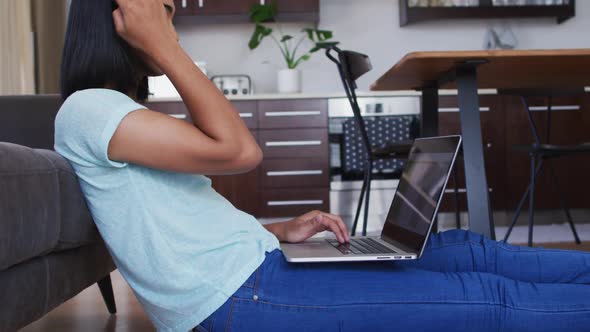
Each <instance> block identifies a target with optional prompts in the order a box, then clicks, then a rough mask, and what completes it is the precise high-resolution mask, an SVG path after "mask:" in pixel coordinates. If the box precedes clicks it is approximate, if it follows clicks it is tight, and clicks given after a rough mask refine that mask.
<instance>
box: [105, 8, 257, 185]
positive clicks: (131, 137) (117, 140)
mask: <svg viewBox="0 0 590 332" xmlns="http://www.w3.org/2000/svg"><path fill="white" fill-rule="evenodd" d="M117 3H118V4H119V9H117V10H116V11H115V12H114V13H113V17H114V20H115V26H116V28H117V32H118V33H119V35H120V36H121V37H122V38H124V39H125V40H126V41H127V42H129V44H131V45H132V46H133V47H134V48H135V49H137V51H138V52H140V53H141V54H144V56H146V57H147V58H148V59H150V60H151V61H152V62H153V63H154V64H155V65H156V66H157V67H159V68H160V69H161V70H162V71H163V72H164V73H165V74H166V75H167V76H168V77H169V78H170V80H171V81H172V83H173V84H174V86H175V87H176V89H177V90H178V91H179V93H180V95H181V97H182V99H183V101H184V103H185V105H186V106H187V108H188V110H189V112H190V114H191V117H192V119H193V122H194V126H191V125H190V124H187V123H186V122H184V121H182V120H178V119H175V118H172V117H169V116H167V115H163V114H160V113H157V112H154V111H150V110H139V111H135V112H132V113H130V114H129V115H128V116H126V117H125V119H123V121H122V122H121V124H120V125H119V127H118V129H117V131H116V132H115V134H114V135H113V138H112V139H111V142H110V144H109V149H108V154H109V158H111V159H113V160H120V161H128V162H132V163H136V164H141V165H145V166H148V167H153V168H159V169H166V170H172V171H179V172H192V173H200V174H212V175H213V174H233V173H241V172H246V171H248V170H250V169H252V168H254V167H256V165H258V164H259V163H260V161H261V159H262V152H261V150H260V148H259V147H258V144H257V143H256V140H255V139H254V137H253V136H252V134H251V133H250V131H249V130H248V128H247V127H246V125H245V124H244V122H243V121H242V119H241V118H240V117H239V114H238V112H236V111H235V109H234V108H233V106H232V104H231V103H230V102H229V101H228V100H227V99H226V98H225V96H224V95H223V94H221V92H220V91H219V90H218V89H217V87H216V86H215V85H214V84H213V83H211V82H210V81H209V79H208V78H207V77H206V76H205V75H204V74H203V73H202V72H201V71H200V70H199V69H198V68H197V67H196V66H195V64H194V63H193V61H192V60H191V59H190V57H189V56H188V55H187V54H186V53H185V52H184V50H183V49H182V48H181V47H180V45H179V44H178V40H177V35H176V32H175V31H174V27H173V26H172V22H171V20H172V17H171V15H170V14H166V13H167V12H166V10H165V8H164V6H163V4H168V5H172V6H173V2H172V0H139V1H138V0H135V1H130V0H117Z"/></svg>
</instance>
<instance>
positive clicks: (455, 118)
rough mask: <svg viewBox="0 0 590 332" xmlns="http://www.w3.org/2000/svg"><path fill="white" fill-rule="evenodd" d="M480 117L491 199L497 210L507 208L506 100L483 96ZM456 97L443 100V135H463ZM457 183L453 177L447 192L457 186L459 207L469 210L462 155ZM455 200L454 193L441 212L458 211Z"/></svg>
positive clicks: (444, 201) (441, 112) (458, 160)
mask: <svg viewBox="0 0 590 332" xmlns="http://www.w3.org/2000/svg"><path fill="white" fill-rule="evenodd" d="M479 100H480V117H481V127H482V141H483V150H484V159H485V168H486V175H487V182H488V187H489V188H490V190H491V192H490V200H491V203H492V207H493V208H494V209H495V210H501V209H504V208H505V207H506V201H505V198H506V171H505V162H504V161H505V153H506V143H505V141H506V138H505V130H504V122H505V119H504V116H505V115H504V101H503V98H502V97H500V96H496V95H483V96H480V99H479ZM459 116H460V115H459V108H458V102H457V97H456V96H441V97H440V99H439V134H440V135H456V134H460V133H461V121H460V118H459ZM455 167H456V169H457V173H456V174H457V177H456V178H457V182H456V183H455V178H454V176H453V174H451V178H450V179H449V183H448V185H447V190H448V191H449V190H453V189H454V188H455V185H457V186H458V189H459V192H460V193H459V207H460V210H461V211H467V196H466V194H465V172H464V164H463V158H462V157H461V156H459V157H458V158H457V161H456V163H455ZM454 209H455V201H454V197H453V194H452V193H448V194H446V195H445V196H444V197H443V202H442V206H441V211H454Z"/></svg>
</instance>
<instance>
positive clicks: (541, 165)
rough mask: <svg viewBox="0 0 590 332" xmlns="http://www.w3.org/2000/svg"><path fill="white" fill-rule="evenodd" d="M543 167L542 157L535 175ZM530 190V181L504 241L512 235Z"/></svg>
mask: <svg viewBox="0 0 590 332" xmlns="http://www.w3.org/2000/svg"><path fill="white" fill-rule="evenodd" d="M542 167H543V159H540V160H539V163H537V169H536V170H535V176H537V175H539V173H540V172H541V168H542ZM530 192H531V184H530V183H529V186H528V187H527V189H526V191H525V192H524V194H523V195H522V197H521V198H520V202H518V206H517V207H516V211H515V212H514V216H513V217H512V223H511V224H510V227H508V231H507V232H506V235H505V236H504V240H503V241H504V242H506V241H508V237H510V234H511V233H512V229H513V228H514V225H516V220H517V219H518V216H519V215H520V212H521V211H522V208H523V207H524V203H525V202H526V199H527V197H528V196H529V193H530Z"/></svg>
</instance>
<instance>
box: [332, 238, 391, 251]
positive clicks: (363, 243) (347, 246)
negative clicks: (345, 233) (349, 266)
mask: <svg viewBox="0 0 590 332" xmlns="http://www.w3.org/2000/svg"><path fill="white" fill-rule="evenodd" d="M327 241H328V242H329V243H330V244H331V245H332V246H334V247H335V248H336V249H338V250H340V252H341V253H343V254H345V255H366V254H395V253H397V252H396V251H395V250H393V249H389V248H387V247H386V246H384V245H382V244H381V243H379V242H377V241H375V240H374V239H372V238H354V239H350V242H349V243H340V242H338V240H335V239H328V240H327Z"/></svg>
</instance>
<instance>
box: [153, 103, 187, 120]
mask: <svg viewBox="0 0 590 332" xmlns="http://www.w3.org/2000/svg"><path fill="white" fill-rule="evenodd" d="M145 106H146V107H147V108H149V109H151V110H153V111H156V112H160V113H164V114H168V115H170V116H173V117H175V118H177V119H181V120H185V121H187V122H190V123H192V122H193V121H192V119H191V117H190V114H189V112H188V109H187V108H186V106H184V103H182V102H178V101H170V102H151V103H150V102H148V103H145Z"/></svg>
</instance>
